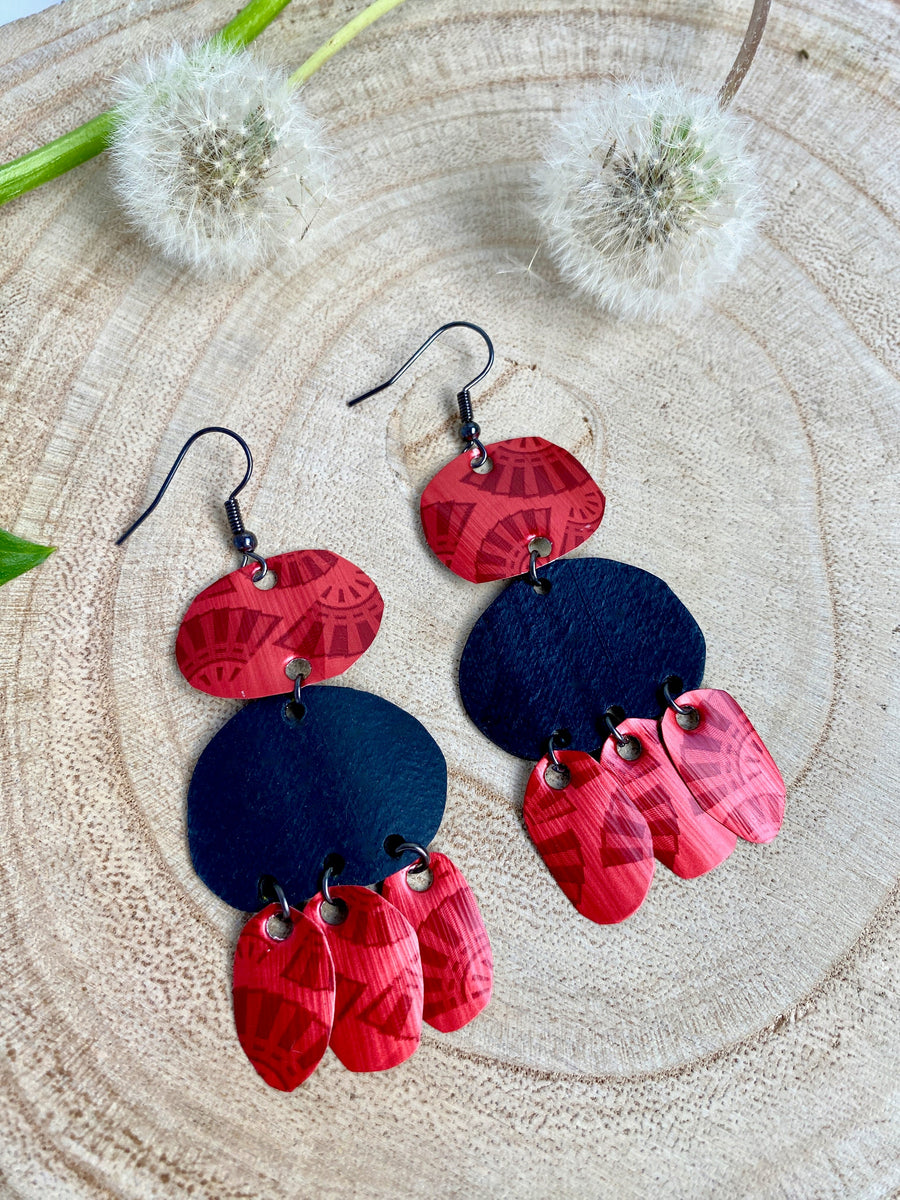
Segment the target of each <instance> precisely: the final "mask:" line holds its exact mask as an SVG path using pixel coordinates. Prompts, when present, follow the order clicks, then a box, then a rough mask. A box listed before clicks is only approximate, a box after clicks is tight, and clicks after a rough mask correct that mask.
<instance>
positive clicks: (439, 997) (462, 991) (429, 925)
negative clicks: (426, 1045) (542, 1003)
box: [381, 853, 494, 1033]
mask: <svg viewBox="0 0 900 1200" xmlns="http://www.w3.org/2000/svg"><path fill="white" fill-rule="evenodd" d="M429 867H430V870H431V875H432V882H431V885H430V886H429V887H428V888H426V889H425V890H424V891H417V890H416V889H414V888H412V887H410V885H409V883H408V881H407V876H408V874H409V870H410V868H409V867H406V868H404V870H402V871H398V872H397V873H396V874H395V875H391V876H389V877H388V878H387V879H385V881H384V884H383V886H382V893H381V894H382V895H383V896H384V898H385V900H387V901H388V902H389V903H390V904H393V906H394V907H395V908H397V909H399V910H400V912H402V913H403V915H404V917H406V919H407V921H409V923H410V925H412V927H413V929H415V931H416V936H417V937H418V939H419V951H420V953H421V955H422V973H423V975H424V980H425V1005H424V1008H423V1010H422V1017H423V1020H425V1021H427V1022H428V1024H429V1025H432V1026H433V1027H434V1028H435V1029H439V1030H440V1031H441V1032H442V1033H451V1032H452V1031H453V1030H454V1029H462V1027H463V1025H467V1024H468V1023H469V1021H471V1020H472V1018H473V1017H475V1016H477V1015H478V1013H480V1012H481V1010H482V1009H483V1008H484V1007H485V1006H486V1005H487V1003H488V1001H489V1000H490V998H491V988H492V986H493V981H494V957H493V954H492V953H491V943H490V940H489V939H488V934H487V930H486V929H485V927H484V921H483V920H482V919H481V913H480V912H479V911H478V902H477V901H476V899H475V896H474V894H473V892H472V889H471V888H470V887H469V885H468V883H466V880H465V876H464V875H463V873H462V871H460V869H459V868H458V867H457V866H456V865H455V864H454V863H453V862H451V860H450V859H449V858H447V856H446V855H445V854H437V853H434V854H432V855H430V861H429Z"/></svg>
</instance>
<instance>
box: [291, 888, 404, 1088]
mask: <svg viewBox="0 0 900 1200" xmlns="http://www.w3.org/2000/svg"><path fill="white" fill-rule="evenodd" d="M331 894H332V896H333V897H334V898H335V899H336V900H337V899H340V900H343V901H344V903H345V904H346V905H347V918H346V920H345V921H344V922H343V923H342V924H340V925H329V924H328V922H327V921H326V920H325V919H324V918H323V917H322V914H321V911H320V910H321V908H322V903H323V898H322V895H321V893H319V895H317V896H313V898H312V900H310V901H309V903H308V904H307V905H306V908H305V909H304V910H303V911H304V912H305V914H306V915H307V916H308V917H309V919H310V920H311V921H315V923H316V924H317V925H318V926H319V928H320V929H321V930H322V932H323V933H324V934H325V936H326V938H327V939H328V945H329V947H330V949H331V956H332V958H333V959H334V970H335V990H336V996H335V1008H334V1026H333V1028H332V1030H331V1048H332V1050H333V1051H334V1052H335V1054H336V1055H337V1056H338V1058H339V1059H340V1060H341V1062H342V1063H343V1064H344V1066H345V1067H346V1068H347V1069H348V1071H386V1070H387V1069H388V1067H396V1066H397V1065H398V1064H399V1063H402V1062H405V1061H406V1059H408V1058H409V1056H410V1055H411V1054H412V1053H413V1051H414V1050H415V1049H416V1047H417V1046H418V1044H419V1038H420V1036H421V1032H422V999H423V985H422V961H421V959H420V957H419V942H418V939H417V938H416V931H415V930H414V929H413V927H412V926H411V925H410V923H409V921H407V919H406V918H405V917H404V916H403V914H402V913H400V912H398V911H397V909H396V908H394V906H393V905H392V904H388V902H387V900H383V899H382V898H381V896H377V895H376V894H375V893H374V892H370V891H369V889H368V888H364V887H355V886H348V887H334V888H332V889H331Z"/></svg>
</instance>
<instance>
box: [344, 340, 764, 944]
mask: <svg viewBox="0 0 900 1200" xmlns="http://www.w3.org/2000/svg"><path fill="white" fill-rule="evenodd" d="M456 326H463V327H466V328H468V329H472V330H474V331H475V332H476V333H477V334H478V335H479V336H480V337H481V338H482V339H483V340H484V342H485V345H486V346H487V349H488V361H487V364H486V366H485V367H484V369H483V370H482V372H481V373H480V374H479V375H478V376H477V377H476V378H475V379H474V380H472V381H471V382H470V383H469V384H467V385H466V386H465V387H464V388H463V389H462V391H460V392H459V394H458V396H457V401H458V404H459V414H460V419H461V421H462V425H461V427H460V431H459V433H460V437H461V438H462V440H463V442H464V452H463V454H461V455H460V456H458V457H457V458H456V459H455V460H454V461H453V462H451V463H449V464H448V465H447V466H446V467H444V468H443V469H442V470H441V471H439V472H438V474H437V475H436V476H435V477H434V479H432V481H431V482H430V483H429V484H428V486H427V487H426V488H425V490H424V492H423V493H422V499H421V517H422V525H423V528H424V531H425V536H426V538H427V540H428V543H429V545H430V546H431V548H432V549H433V550H434V551H435V553H436V554H437V556H438V557H439V558H440V559H441V560H442V561H443V562H444V563H445V564H446V565H447V566H448V567H449V568H450V569H451V571H454V572H455V573H456V574H457V575H460V576H462V578H464V579H467V580H470V581H472V582H474V583H482V582H487V581H496V580H503V579H509V580H511V581H512V582H511V583H510V584H509V586H508V587H507V588H506V589H505V590H504V591H503V592H502V593H501V594H500V595H499V596H498V597H497V599H496V600H494V601H493V603H492V604H491V605H490V606H489V607H488V608H487V610H486V611H485V612H484V613H483V614H482V616H481V617H480V618H479V620H478V621H477V622H476V624H475V626H474V628H473V629H472V632H471V633H470V635H469V638H468V640H467V642H466V645H465V648H464V650H463V653H462V658H461V660H460V664H459V690H460V696H461V699H462V702H463V705H464V707H465V709H466V711H467V713H468V714H469V716H470V717H471V719H472V720H473V721H474V722H475V724H476V725H477V726H478V728H479V729H480V730H481V731H482V733H484V734H485V735H486V736H487V737H488V738H490V739H491V741H493V742H494V743H495V744H496V745H498V746H500V747H501V748H502V749H504V750H507V751H509V752H510V753H511V754H514V755H517V756H519V757H521V758H525V759H529V760H537V765H536V766H535V768H534V771H533V772H532V774H531V778H530V779H529V782H528V785H527V788H526V792H525V801H524V812H523V815H524V819H525V824H526V826H527V828H528V832H529V834H530V835H531V837H532V840H533V841H534V843H535V845H536V846H537V849H538V851H539V852H540V854H541V857H542V858H543V859H544V861H545V863H546V864H547V866H548V868H549V870H550V872H551V873H552V875H553V877H554V879H555V880H556V882H557V883H558V884H559V886H560V888H561V889H562V891H563V892H564V893H565V895H566V896H567V897H568V898H569V900H570V901H571V902H572V904H573V905H574V906H575V908H576V909H577V910H578V911H579V912H580V913H582V914H583V915H584V916H586V917H589V918H590V919H591V920H593V921H596V922H598V923H599V924H611V923H615V922H618V921H622V920H624V919H625V918H626V917H628V916H630V915H631V914H632V913H633V912H634V911H635V910H636V909H637V908H638V906H639V905H640V904H641V903H642V901H643V900H644V897H645V896H646V895H647V891H648V890H649V887H650V882H651V879H652V877H653V871H654V859H658V860H659V861H660V862H662V863H663V864H664V865H665V866H666V867H668V868H669V869H670V870H671V871H673V872H674V873H675V874H676V875H679V876H681V877H683V878H687V879H692V878H695V877H697V876H699V875H703V874H705V873H706V872H707V871H709V870H711V869H712V868H713V867H716V866H718V865H719V863H721V862H723V861H724V860H725V859H726V858H727V857H728V856H729V854H731V852H732V850H733V849H734V847H735V845H736V841H737V838H738V837H741V838H744V839H745V840H747V841H750V842H767V841H770V840H771V839H772V838H774V837H775V835H776V834H777V832H778V830H779V828H780V827H781V822H782V818H783V816H784V805H785V787H784V783H783V781H782V779H781V776H780V774H779V772H778V768H777V767H776V766H775V763H774V762H773V761H772V758H771V756H770V755H769V753H768V751H767V750H766V748H765V746H764V745H763V743H762V741H761V739H760V737H759V734H758V733H757V732H756V730H755V729H754V728H753V726H752V725H751V723H750V721H749V720H748V718H747V716H746V714H745V713H744V712H743V710H742V709H741V707H740V705H739V704H738V703H737V701H736V700H734V698H733V697H731V696H730V695H729V694H728V693H727V692H723V691H719V690H716V689H710V688H702V687H701V686H700V684H701V682H702V679H703V669H704V665H705V659H706V645H705V641H704V638H703V634H702V632H701V630H700V627H699V626H698V624H697V622H696V621H695V620H694V618H693V617H692V616H691V614H690V613H689V612H688V610H687V608H686V607H685V606H684V604H682V602H681V601H680V600H679V599H678V597H677V596H676V595H675V594H674V592H673V591H672V590H671V589H670V588H669V587H668V585H667V584H665V583H664V582H663V581H662V580H661V579H658V578H657V577H656V576H654V575H651V574H649V573H648V572H646V571H643V570H641V569H640V568H638V567H634V566H630V565H628V564H626V563H620V562H614V561H611V560H609V559H601V558H579V559H576V560H572V561H561V560H562V559H563V556H564V555H566V554H568V552H569V551H571V550H574V549H575V548H576V547H578V546H580V545H581V544H582V543H583V542H585V541H586V540H587V539H588V538H589V537H590V536H591V535H592V534H593V533H594V532H595V531H596V529H597V528H598V526H599V525H600V522H601V520H602V518H603V512H604V507H605V498H604V496H603V493H602V492H601V491H600V488H599V487H598V486H597V484H596V483H595V481H594V480H593V479H592V478H591V476H590V475H589V474H588V472H587V471H586V470H585V469H584V467H583V466H582V465H581V464H580V463H579V462H578V461H577V460H576V459H575V458H573V456H572V455H571V454H569V453H568V451H566V450H564V449H562V448H561V447H559V446H555V445H553V444H552V443H550V442H547V441H545V440H544V439H543V438H539V437H524V438H517V439H514V440H511V441H504V442H496V443H493V444H491V445H487V446H485V445H484V444H483V443H482V442H481V440H480V433H481V430H480V428H479V426H478V425H477V424H476V423H475V421H474V419H473V413H472V400H471V393H470V389H471V388H472V387H473V386H474V385H475V384H477V383H479V382H480V381H481V380H482V379H484V377H485V376H486V375H487V373H488V371H489V370H490V368H491V366H492V364H493V361H494V349H493V345H492V343H491V339H490V338H489V337H488V335H487V334H486V333H485V331H484V330H483V329H481V328H480V327H479V326H477V325H472V324H471V323H470V322H467V321H453V322H450V323H449V324H448V325H444V326H442V328H441V329H439V330H437V331H436V332H435V333H434V334H433V335H432V336H431V337H430V338H429V339H428V341H426V342H425V343H424V345H423V346H422V347H420V348H419V350H417V351H416V353H415V354H414V355H413V356H412V358H410V359H409V361H408V362H406V363H405V364H404V365H403V366H402V367H401V368H400V370H399V371H398V372H396V373H395V374H394V375H393V376H392V377H391V378H390V379H389V380H387V381H386V382H385V383H383V384H380V385H379V386H378V387H375V388H372V389H371V390H370V391H368V392H366V393H364V394H363V395H362V396H358V397H356V399H354V400H351V401H350V402H349V403H350V404H351V405H352V404H357V403H359V402H360V401H361V400H364V399H366V398H367V397H368V396H372V395H375V394H376V393H377V392H380V391H382V390H383V389H384V388H387V387H390V385H391V384H392V383H394V382H395V381H396V380H397V379H398V378H399V377H400V375H402V374H403V372H404V371H405V370H406V369H407V367H409V366H410V365H411V364H412V363H413V362H414V361H415V360H416V358H418V356H419V354H421V353H422V351H423V350H424V349H426V348H427V347H428V346H429V345H430V344H431V343H432V342H433V341H434V339H435V338H436V337H438V336H439V335H440V334H441V333H443V332H444V331H445V330H447V329H451V328H454V327H456Z"/></svg>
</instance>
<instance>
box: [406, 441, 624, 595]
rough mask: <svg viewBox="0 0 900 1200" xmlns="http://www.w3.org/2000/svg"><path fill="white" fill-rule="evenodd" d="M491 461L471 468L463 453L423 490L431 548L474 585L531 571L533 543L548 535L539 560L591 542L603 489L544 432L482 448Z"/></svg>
mask: <svg viewBox="0 0 900 1200" xmlns="http://www.w3.org/2000/svg"><path fill="white" fill-rule="evenodd" d="M485 449H486V450H487V454H488V457H489V459H490V460H491V462H492V464H493V468H492V470H490V471H488V472H487V473H486V474H481V473H479V472H478V471H473V470H472V466H471V463H472V458H473V457H475V456H477V454H478V451H477V450H473V451H472V453H471V454H467V453H463V454H460V455H458V456H457V457H456V458H455V459H453V461H452V462H449V463H447V465H446V467H443V468H442V469H441V470H440V471H438V473H437V475H435V477H434V479H432V481H431V482H430V483H429V485H428V487H426V489H425V491H424V492H423V493H422V526H423V528H424V530H425V537H426V539H427V541H428V545H429V546H430V547H431V548H432V550H433V551H434V552H435V554H436V555H437V556H438V558H439V559H440V560H441V562H443V563H445V564H446V565H447V566H448V567H449V568H450V570H451V571H454V572H455V573H456V574H457V575H461V576H462V578H463V579H468V580H469V581H470V582H472V583H484V582H486V581H487V580H490V579H511V578H512V577H513V576H514V575H521V574H523V572H525V571H527V570H528V558H529V549H528V544H529V542H531V540H532V539H533V538H537V537H542V538H547V539H548V541H549V542H550V543H551V546H552V549H551V551H550V553H549V554H548V555H547V556H546V557H543V558H541V559H540V560H539V561H540V562H541V563H547V562H551V561H552V560H553V559H554V558H560V557H561V556H562V555H563V554H568V553H569V551H570V550H574V549H575V547H576V546H580V545H581V543H582V542H584V541H587V539H588V538H589V537H590V536H591V534H592V533H593V532H594V531H595V530H596V528H597V526H598V525H599V524H600V521H601V520H602V518H603V505H604V499H603V493H602V492H601V491H600V489H599V488H598V487H597V485H596V483H595V482H594V480H593V479H592V478H591V476H590V475H589V474H588V473H587V471H586V470H585V469H584V467H583V466H582V465H581V463H580V462H579V461H578V459H577V458H573V456H572V455H571V454H570V453H569V452H568V450H563V449H562V447H561V446H554V445H553V443H552V442H547V441H545V440H544V439H543V438H539V437H524V438H513V439H511V440H510V441H507V442H494V443H493V445H490V446H487V447H485Z"/></svg>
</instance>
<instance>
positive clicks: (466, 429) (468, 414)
mask: <svg viewBox="0 0 900 1200" xmlns="http://www.w3.org/2000/svg"><path fill="white" fill-rule="evenodd" d="M448 329H473V330H474V331H475V333H477V334H478V335H479V337H481V338H483V339H484V343H485V345H486V346H487V348H488V360H487V363H486V365H485V366H484V367H483V368H482V370H481V371H480V372H479V373H478V374H477V375H476V376H475V378H474V379H470V380H469V382H468V383H467V384H466V385H465V387H463V388H462V390H461V391H459V392H457V394H456V400H457V403H458V404H459V419H460V420H461V421H462V426H461V428H460V431H459V436H460V437H461V438H462V440H463V441H464V442H465V443H466V448H467V449H471V448H472V447H475V446H477V448H478V450H479V451H480V454H479V457H478V458H477V459H473V461H472V469H473V470H477V469H478V468H479V467H483V466H484V464H485V463H486V462H487V459H488V456H487V451H486V450H485V448H484V446H482V444H481V442H480V441H479V440H478V435H479V434H480V433H481V429H480V428H479V427H478V425H477V424H476V422H475V419H474V418H473V416H472V397H471V394H470V391H471V389H472V388H473V387H474V386H475V385H476V383H481V381H482V379H484V377H485V375H487V373H488V371H490V369H491V367H492V366H493V365H494V343H493V342H492V341H491V339H490V338H489V337H488V335H487V334H486V333H485V331H484V330H483V329H482V328H481V326H480V325H473V324H472V322H471V321H448V322H447V324H446V325H442V326H441V327H440V329H436V330H435V331H434V333H433V334H432V335H431V337H429V338H428V339H426V341H424V342H423V343H422V345H421V346H420V347H419V348H418V350H417V351H416V352H415V354H414V355H413V356H412V358H408V359H407V360H406V362H405V363H404V364H403V366H402V367H401V368H400V370H399V371H396V372H395V373H394V374H393V375H392V376H391V377H390V379H388V380H386V381H385V382H384V383H379V385H378V386H377V387H373V388H370V389H369V390H368V391H367V392H363V394H362V395H361V396H355V397H354V398H353V399H352V400H348V401H347V407H348V408H352V407H353V405H354V404H361V403H362V402H363V400H368V398H369V397H370V396H376V395H377V394H378V393H379V392H383V391H384V390H385V388H389V387H390V386H391V385H392V384H394V383H396V382H397V380H398V379H399V378H400V376H401V375H402V374H403V372H404V371H405V370H406V369H407V368H408V367H411V366H412V365H413V363H414V362H415V361H416V359H417V358H418V357H419V355H420V354H424V352H425V351H426V350H427V349H428V347H429V346H430V345H431V343H432V342H433V341H435V339H436V338H439V337H440V336H441V334H442V333H446V331H447V330H448Z"/></svg>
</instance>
